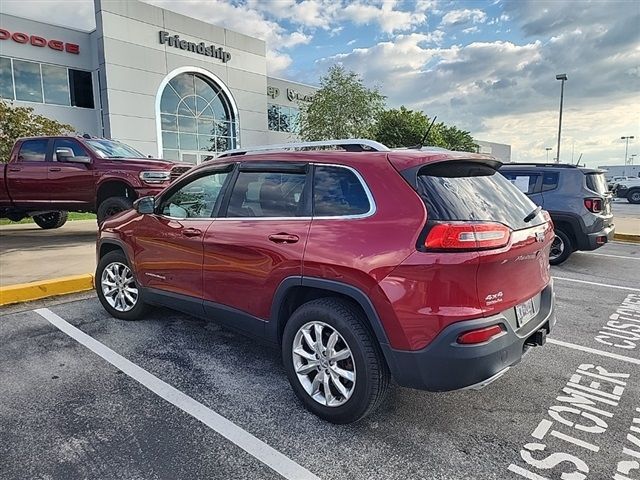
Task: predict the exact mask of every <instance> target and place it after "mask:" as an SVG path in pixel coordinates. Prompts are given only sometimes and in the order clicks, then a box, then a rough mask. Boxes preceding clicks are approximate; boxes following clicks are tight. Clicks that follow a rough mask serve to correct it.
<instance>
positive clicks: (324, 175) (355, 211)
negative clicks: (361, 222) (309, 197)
mask: <svg viewBox="0 0 640 480" xmlns="http://www.w3.org/2000/svg"><path fill="white" fill-rule="evenodd" d="M370 208H371V205H370V204H369V199H368V197H367V194H366V192H365V190H364V187H363V186H362V183H360V180H359V179H358V177H357V176H356V175H355V174H354V173H353V172H352V171H351V170H348V169H346V168H342V167H323V166H316V169H315V174H314V178H313V215H314V216H315V217H336V216H346V215H360V214H363V213H367V212H368V211H369V210H370Z"/></svg>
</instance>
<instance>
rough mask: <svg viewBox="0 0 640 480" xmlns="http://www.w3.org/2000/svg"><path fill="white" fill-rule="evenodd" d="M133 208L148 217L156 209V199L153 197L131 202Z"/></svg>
mask: <svg viewBox="0 0 640 480" xmlns="http://www.w3.org/2000/svg"><path fill="white" fill-rule="evenodd" d="M133 208H135V209H136V212H138V213H139V214H141V215H148V214H150V213H153V212H154V210H155V209H156V199H155V198H154V197H142V198H139V199H138V200H136V201H135V202H133Z"/></svg>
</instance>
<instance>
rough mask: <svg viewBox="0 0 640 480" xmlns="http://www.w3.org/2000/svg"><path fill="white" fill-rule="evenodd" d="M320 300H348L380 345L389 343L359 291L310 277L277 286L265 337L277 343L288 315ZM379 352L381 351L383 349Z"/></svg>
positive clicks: (331, 281)
mask: <svg viewBox="0 0 640 480" xmlns="http://www.w3.org/2000/svg"><path fill="white" fill-rule="evenodd" d="M324 297H338V298H344V299H345V300H347V301H350V302H351V303H353V304H354V306H355V307H357V308H358V309H359V310H360V311H361V313H362V314H363V315H364V318H365V319H366V320H367V325H366V326H367V327H368V328H369V330H370V331H371V332H372V333H373V334H374V336H375V338H376V339H377V341H378V343H379V344H380V345H381V346H388V344H389V340H388V338H387V334H386V333H385V330H384V327H383V326H382V321H381V320H380V317H379V315H378V313H377V311H376V309H375V307H374V305H373V304H372V303H371V300H370V299H369V297H368V296H367V295H366V294H365V293H364V292H363V291H362V290H360V289H359V288H357V287H354V286H352V285H348V284H346V283H342V282H337V281H335V280H326V279H321V278H310V277H289V278H286V279H285V280H283V281H282V283H280V285H279V286H278V289H277V290H276V293H275V295H274V298H273V304H272V306H271V318H270V321H269V322H268V323H267V330H266V335H267V337H268V339H269V340H270V341H272V342H274V343H278V344H279V343H280V342H281V340H282V333H283V331H284V326H285V325H286V323H287V320H288V319H289V317H290V316H291V314H292V313H293V312H294V311H295V309H296V308H298V307H299V306H300V305H302V304H304V303H306V302H308V301H311V300H315V299H317V298H324ZM383 351H385V349H384V348H383Z"/></svg>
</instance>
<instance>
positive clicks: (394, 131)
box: [374, 105, 429, 147]
mask: <svg viewBox="0 0 640 480" xmlns="http://www.w3.org/2000/svg"><path fill="white" fill-rule="evenodd" d="M427 128H429V118H427V116H426V115H425V114H424V113H422V112H416V111H414V110H408V109H407V108H405V107H404V105H403V106H401V107H400V108H392V109H390V110H385V111H384V112H382V113H381V114H380V115H379V116H378V120H377V122H376V125H375V129H374V139H375V140H377V141H378V142H380V143H383V144H385V145H386V146H387V147H411V146H413V145H418V144H419V143H420V141H421V140H422V138H423V137H424V134H425V132H426V131H427Z"/></svg>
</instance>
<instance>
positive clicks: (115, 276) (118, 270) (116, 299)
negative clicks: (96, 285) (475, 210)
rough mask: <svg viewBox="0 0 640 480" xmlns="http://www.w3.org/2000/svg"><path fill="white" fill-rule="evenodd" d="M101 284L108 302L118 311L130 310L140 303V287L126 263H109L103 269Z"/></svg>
mask: <svg viewBox="0 0 640 480" xmlns="http://www.w3.org/2000/svg"><path fill="white" fill-rule="evenodd" d="M100 286H101V288H102V294H103V295H104V298H105V299H106V301H107V303H109V305H110V306H111V307H112V308H114V309H115V310H117V311H118V312H128V311H129V310H131V309H133V308H134V307H135V306H136V304H137V303H138V297H139V293H138V287H137V286H136V283H135V280H134V278H133V273H131V269H130V268H129V267H128V266H126V265H125V264H124V263H120V262H113V263H110V264H109V265H107V266H106V267H105V268H104V270H103V271H102V276H101V279H100Z"/></svg>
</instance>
